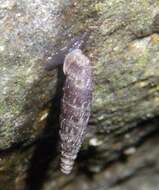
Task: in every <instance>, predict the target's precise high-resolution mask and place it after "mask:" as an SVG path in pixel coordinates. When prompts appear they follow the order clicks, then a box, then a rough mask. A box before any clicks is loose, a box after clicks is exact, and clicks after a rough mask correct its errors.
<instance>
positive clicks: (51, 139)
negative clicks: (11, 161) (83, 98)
mask: <svg viewBox="0 0 159 190" xmlns="http://www.w3.org/2000/svg"><path fill="white" fill-rule="evenodd" d="M63 81H64V75H63V72H62V68H61V67H58V81H57V88H56V94H55V97H54V98H53V99H52V102H53V103H52V105H51V107H50V112H49V115H48V119H47V123H46V126H45V129H44V131H43V134H42V138H40V140H39V141H38V142H37V143H36V144H35V150H34V152H33V156H32V158H31V161H30V167H29V169H28V172H27V178H26V186H25V190H41V189H42V187H43V184H44V182H45V181H46V179H47V171H48V168H49V166H50V163H53V162H55V164H53V165H54V166H55V168H54V169H55V170H56V169H57V166H58V164H57V160H58V159H57V155H58V139H59V136H58V130H59V114H60V99H61V96H62V86H63Z"/></svg>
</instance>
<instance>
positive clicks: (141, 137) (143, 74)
mask: <svg viewBox="0 0 159 190" xmlns="http://www.w3.org/2000/svg"><path fill="white" fill-rule="evenodd" d="M158 14H159V2H158V1H157V0H110V1H107V0H103V1H91V0H80V1H76V0H72V1H71V0H70V1H66V0H61V1H54V0H45V1H44V0H36V1H31V0H28V1H24V0H16V1H14V0H6V1H4V0H1V1H0V26H1V27H0V88H1V93H0V100H1V101H0V125H1V127H0V136H1V138H0V149H1V159H0V182H1V183H0V184H1V185H0V188H1V189H5V190H10V189H13V187H14V189H16V190H21V189H27V190H31V189H34V190H39V189H41V190H51V189H75V188H76V189H81V188H82V189H83V190H85V189H86V190H87V189H93V190H95V189H101V190H104V189H106V188H107V189H111V190H112V189H113V190H114V189H115V190H120V189H131V190H138V189H146V190H156V187H157V186H158V185H159V184H158V180H157V178H158V150H157V146H155V145H157V144H158V112H159V98H158V97H159V64H158V63H159V53H158V52H159V35H158V31H159V19H158V17H159V16H158ZM83 32H89V33H90V36H89V39H88V41H87V43H86V45H85V48H84V52H85V54H86V55H87V56H88V57H89V58H90V59H91V61H92V68H93V71H94V91H93V102H92V115H91V119H90V122H89V125H90V130H89V132H88V135H87V139H86V140H85V143H84V144H83V147H82V150H81V152H80V154H79V156H78V160H77V161H76V165H75V169H74V171H73V173H72V174H71V175H70V176H68V177H65V176H63V175H62V174H61V173H60V172H59V171H58V164H57V161H58V155H59V154H58V152H57V148H58V146H57V144H58V115H59V111H60V110H59V100H60V97H61V90H62V83H63V75H62V72H61V68H58V69H57V70H54V71H51V72H46V71H44V66H45V64H46V62H47V61H48V60H50V59H51V58H52V56H53V55H54V54H55V53H57V52H58V51H59V50H60V49H61V48H63V47H64V46H66V45H67V44H68V43H69V42H70V40H71V39H72V38H73V37H74V36H78V35H80V34H81V33H83ZM24 187H25V188H24Z"/></svg>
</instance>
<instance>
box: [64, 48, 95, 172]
mask: <svg viewBox="0 0 159 190" xmlns="http://www.w3.org/2000/svg"><path fill="white" fill-rule="evenodd" d="M63 71H64V74H65V75H66V80H65V85H64V88H63V99H62V102H61V114H60V152H61V159H60V169H61V171H62V172H63V173H64V174H69V173H70V172H71V170H72V167H73V164H74V160H75V159H76V157H77V153H78V151H79V149H80V146H81V144H82V142H83V139H84V137H85V134H86V128H87V125H88V120H89V117H90V109H91V108H90V106H91V105H90V104H91V99H92V73H91V65H90V61H89V59H88V58H87V57H86V56H85V55H84V54H83V53H82V51H81V50H80V49H75V50H73V51H72V52H70V53H68V54H67V55H66V57H65V60H64V65H63Z"/></svg>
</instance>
